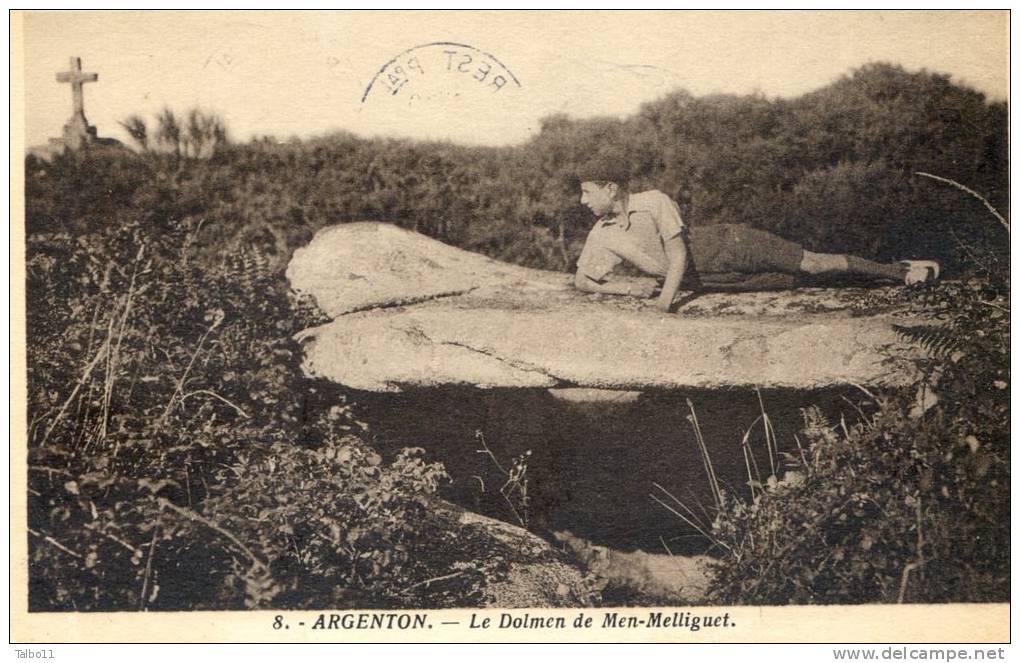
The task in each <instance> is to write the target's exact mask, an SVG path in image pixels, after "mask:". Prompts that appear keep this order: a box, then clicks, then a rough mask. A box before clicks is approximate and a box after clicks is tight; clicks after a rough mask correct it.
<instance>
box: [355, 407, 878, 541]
mask: <svg viewBox="0 0 1020 663" xmlns="http://www.w3.org/2000/svg"><path fill="white" fill-rule="evenodd" d="M761 398H762V401H763V402H764V405H765V410H766V412H768V415H769V417H770V419H771V421H772V424H773V426H774V428H775V431H776V435H777V439H778V444H779V450H780V451H786V452H795V451H796V449H797V446H796V442H795V440H794V434H795V433H798V432H799V431H800V429H801V426H802V422H803V416H802V414H801V409H802V408H806V407H809V406H812V405H815V406H818V407H820V408H821V410H822V411H823V412H824V413H825V414H826V415H827V416H828V417H829V418H830V421H833V422H838V421H839V418H840V416H841V415H842V416H845V418H846V421H847V425H851V424H852V423H853V422H854V421H856V420H857V419H858V418H859V416H860V414H859V413H858V411H857V410H856V409H855V408H854V406H853V405H851V402H852V403H853V404H855V405H859V406H861V407H865V406H864V405H863V403H861V401H862V400H863V395H862V394H861V393H860V392H858V391H856V390H855V389H853V388H847V387H840V388H832V389H826V390H813V391H809V392H808V391H795V390H762V391H761ZM687 399H690V401H691V403H692V404H693V406H694V410H695V412H696V414H697V419H698V423H699V425H700V428H701V433H702V436H703V437H704V440H705V443H706V446H707V448H708V452H709V454H710V456H711V460H712V464H713V467H714V470H715V473H716V475H717V477H718V481H719V483H720V484H721V485H722V486H723V487H724V489H726V490H729V491H730V492H739V493H740V494H741V495H742V496H746V494H747V490H748V489H747V486H746V483H747V480H748V479H747V470H746V467H745V463H744V457H743V454H742V453H741V450H740V443H741V440H742V438H743V436H744V433H745V432H746V431H747V430H748V429H749V428H751V427H752V425H754V429H753V431H752V433H751V436H750V444H751V445H752V448H753V450H754V454H755V458H756V460H757V465H758V468H759V470H760V471H761V476H762V478H763V479H764V478H766V477H767V476H768V473H769V470H768V468H769V458H768V453H767V451H766V447H765V441H764V435H763V432H762V427H761V423H760V422H759V423H757V424H755V420H756V419H757V418H758V417H759V416H760V414H761V409H760V407H759V401H758V394H757V393H756V392H755V391H754V390H751V389H732V390H685V391H682V392H678V391H669V392H644V393H641V394H640V395H639V396H638V397H637V398H636V399H632V401H631V402H619V401H611V402H606V401H599V402H566V401H564V400H562V399H560V398H556V397H554V396H553V395H552V394H551V393H550V392H549V391H547V390H544V389H534V390H532V389H498V390H480V389H470V388H441V389H422V390H417V391H410V392H406V393H402V394H367V393H364V394H358V395H356V396H355V400H356V401H358V402H359V403H360V405H361V406H362V415H363V416H364V417H365V418H366V419H367V421H368V423H369V424H370V425H371V426H372V430H373V432H374V434H375V435H376V438H377V439H376V446H377V448H379V449H380V450H381V451H382V452H383V453H385V454H386V455H387V456H388V457H392V455H393V454H395V453H396V452H397V451H398V450H399V449H400V448H402V447H409V446H416V447H423V448H424V449H425V450H426V452H427V456H428V458H429V459H430V460H438V461H441V462H443V463H444V464H445V466H446V468H447V471H448V472H449V474H450V476H451V482H450V483H449V484H448V485H446V486H445V487H444V488H443V491H442V493H443V496H444V497H445V498H447V499H449V500H450V501H452V502H455V503H457V504H460V505H462V506H464V507H465V508H468V509H471V510H474V511H477V512H479V513H482V514H484V515H488V516H492V517H495V518H500V519H503V520H506V521H508V522H514V523H516V522H517V517H516V516H515V515H514V513H513V511H512V510H511V509H510V508H509V507H508V505H507V502H506V500H505V499H504V498H503V497H502V496H501V495H500V492H499V491H500V488H501V487H502V485H503V484H504V483H505V482H506V476H505V475H504V474H502V473H501V472H500V470H499V469H498V468H497V467H496V465H495V463H494V462H493V460H492V459H491V458H490V457H489V456H488V455H487V454H484V453H479V452H478V451H479V450H480V449H481V448H482V445H481V444H480V443H479V441H478V438H477V433H476V431H481V432H482V434H483V435H484V436H485V441H486V443H487V444H488V446H489V448H490V449H491V450H492V452H493V454H494V455H495V456H496V458H497V460H498V461H499V463H500V464H501V465H502V466H503V468H504V469H509V467H510V465H511V462H512V460H513V458H514V457H515V456H518V455H520V454H523V453H525V452H526V451H528V450H530V451H531V452H532V453H531V455H530V456H529V457H528V459H527V462H528V470H527V476H528V494H529V498H530V504H529V508H528V514H527V515H528V524H529V528H530V529H532V530H534V531H536V532H538V533H540V534H542V533H548V532H551V531H561V530H568V531H570V532H572V533H573V534H574V535H576V536H579V537H583V538H585V539H590V540H591V541H592V542H593V543H595V544H598V545H606V546H610V547H612V548H614V549H620V550H634V549H642V550H646V551H653V552H665V551H664V549H663V541H665V542H666V543H667V545H668V546H669V548H670V550H671V551H672V552H674V553H688V554H690V553H697V552H703V551H704V550H705V547H706V542H705V540H704V539H703V538H702V537H700V536H697V534H696V532H695V531H694V530H693V529H692V528H691V527H689V526H687V525H685V524H684V523H683V522H682V521H681V520H680V519H679V518H678V517H677V516H675V515H673V514H671V513H670V512H669V511H668V510H666V509H665V508H664V507H662V506H661V505H659V504H657V503H656V502H655V501H653V500H652V499H651V498H650V497H649V494H650V493H655V494H657V495H658V496H659V497H662V498H664V499H665V501H667V502H670V500H669V499H668V498H666V497H665V495H664V494H663V493H661V492H660V491H658V490H657V489H656V488H655V487H654V484H655V483H658V484H660V485H661V486H662V487H663V488H665V489H666V490H668V491H669V492H671V493H672V494H673V495H675V496H676V497H678V498H680V499H681V500H683V501H684V503H685V504H687V505H688V506H690V507H691V508H692V509H694V510H695V511H696V512H698V513H700V514H701V515H702V519H703V520H705V521H708V522H710V521H711V518H710V517H708V516H707V515H706V513H704V512H703V511H702V508H704V509H705V511H710V508H709V507H710V506H711V504H712V497H711V492H710V491H709V488H708V482H707V479H706V474H705V468H704V463H703V462H702V457H701V453H700V451H699V448H698V444H697V442H696V437H695V434H694V429H693V426H692V424H691V422H690V420H689V419H688V417H689V415H690V409H689V408H688V405H687ZM844 399H846V400H844ZM848 401H849V402H848ZM775 462H776V463H778V462H779V459H778V458H777V459H775ZM660 537H661V540H660Z"/></svg>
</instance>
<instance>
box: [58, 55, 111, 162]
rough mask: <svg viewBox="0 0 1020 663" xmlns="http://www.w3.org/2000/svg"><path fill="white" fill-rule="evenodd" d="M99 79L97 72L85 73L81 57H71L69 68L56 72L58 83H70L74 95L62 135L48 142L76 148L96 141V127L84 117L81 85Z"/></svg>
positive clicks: (83, 99)
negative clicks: (68, 69) (69, 117)
mask: <svg viewBox="0 0 1020 663" xmlns="http://www.w3.org/2000/svg"><path fill="white" fill-rule="evenodd" d="M98 80H99V74H93V73H86V72H82V70H81V58H71V70H70V71H62V72H60V73H58V74H57V82H58V83H70V84H71V92H72V94H73V96H74V110H73V111H72V112H71V119H70V120H68V122H67V124H65V125H64V137H63V138H54V139H51V141H50V142H52V143H54V144H58V145H62V146H63V147H64V148H65V149H70V150H77V149H80V148H82V147H83V146H85V145H88V144H91V143H93V142H95V141H96V128H95V127H93V126H90V125H89V123H88V120H86V119H85V95H83V94H82V85H84V84H85V83H94V82H95V81H98Z"/></svg>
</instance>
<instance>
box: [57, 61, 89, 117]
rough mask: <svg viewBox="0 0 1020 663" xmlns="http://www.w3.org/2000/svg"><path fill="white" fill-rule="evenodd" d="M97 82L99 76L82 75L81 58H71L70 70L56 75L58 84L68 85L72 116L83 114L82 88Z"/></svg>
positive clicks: (83, 97)
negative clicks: (71, 102) (69, 86)
mask: <svg viewBox="0 0 1020 663" xmlns="http://www.w3.org/2000/svg"><path fill="white" fill-rule="evenodd" d="M98 80H99V74H92V73H83V72H82V70H81V58H71V70H70V71H62V72H60V73H58V74H57V82H58V83H70V84H71V91H72V93H73V95H74V114H75V115H79V114H80V115H84V114H85V96H84V95H83V94H82V86H83V85H84V84H85V83H94V82H96V81H98Z"/></svg>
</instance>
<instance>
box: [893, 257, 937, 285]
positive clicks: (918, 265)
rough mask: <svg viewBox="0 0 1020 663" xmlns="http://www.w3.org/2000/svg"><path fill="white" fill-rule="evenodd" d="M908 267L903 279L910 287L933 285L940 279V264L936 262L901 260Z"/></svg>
mask: <svg viewBox="0 0 1020 663" xmlns="http://www.w3.org/2000/svg"><path fill="white" fill-rule="evenodd" d="M900 262H901V263H902V264H904V265H906V266H907V273H906V275H905V276H904V277H903V281H904V283H906V284H907V285H908V286H914V285H925V284H928V283H933V282H934V281H935V280H936V279H938V277H939V264H938V263H937V262H935V261H934V260H901V261H900Z"/></svg>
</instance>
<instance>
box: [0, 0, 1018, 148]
mask: <svg viewBox="0 0 1020 663" xmlns="http://www.w3.org/2000/svg"><path fill="white" fill-rule="evenodd" d="M23 18H24V20H23V22H22V26H23V53H24V84H25V88H24V90H25V92H24V99H23V101H24V114H25V115H24V117H25V132H26V135H25V138H26V141H25V144H26V145H29V146H31V145H38V144H41V143H45V142H46V140H47V138H48V137H52V136H59V135H60V132H61V127H62V125H63V124H64V123H65V122H66V121H67V120H68V118H69V117H70V114H71V90H70V86H69V85H67V84H60V83H57V81H56V74H57V72H60V71H65V70H67V68H68V61H69V58H70V57H72V56H77V57H80V58H81V59H82V64H83V69H84V70H85V71H87V72H96V73H98V74H99V80H98V82H95V83H88V84H86V85H85V114H86V116H87V118H88V120H89V122H90V123H91V124H93V125H96V126H97V127H98V129H99V135H100V136H112V137H115V138H120V139H125V136H126V134H125V133H124V132H123V130H122V129H121V128H120V127H119V125H118V121H121V120H123V119H125V118H126V117H127V116H129V115H132V114H138V115H140V116H142V117H145V118H151V117H153V116H154V115H155V113H156V112H158V111H159V110H160V109H161V108H163V107H170V108H172V109H174V110H176V111H179V112H186V111H187V110H189V109H191V108H202V109H205V110H209V111H214V112H216V113H218V114H219V115H221V116H222V117H223V118H224V119H225V120H226V123H227V125H228V127H229V128H230V132H231V135H232V137H234V138H235V139H239V140H247V139H248V138H250V137H252V136H261V135H269V136H273V137H275V138H277V139H279V140H287V139H289V138H291V137H294V136H296V137H299V138H308V137H312V136H317V135H323V134H328V133H330V132H333V131H338V130H343V131H349V132H353V133H355V134H358V135H363V136H379V135H381V136H400V137H411V138H419V139H442V140H452V141H455V142H460V143H468V144H483V145H506V144H515V143H520V142H524V141H526V140H527V139H528V138H529V137H531V136H532V135H534V134H535V133H536V132H537V131H538V130H539V128H540V121H541V119H542V118H543V117H547V116H549V115H551V114H554V113H565V114H567V115H569V116H572V117H576V118H583V117H592V116H605V115H609V116H618V117H623V116H626V115H629V114H632V113H635V112H636V111H637V110H638V109H639V108H640V106H641V104H643V103H646V102H649V101H653V100H655V99H657V98H660V97H662V96H664V95H665V94H667V93H669V92H671V91H673V90H676V89H678V88H681V89H686V90H687V91H688V92H690V93H692V94H695V95H704V94H711V93H734V94H748V93H759V94H763V95H765V96H767V97H770V98H772V97H792V96H797V95H800V94H803V93H805V92H809V91H811V90H814V89H817V88H819V87H822V86H825V85H827V84H829V83H831V82H833V81H834V80H837V79H838V78H839V77H840V76H842V75H845V74H847V73H849V72H850V71H851V70H852V69H853V68H855V67H859V66H861V65H863V64H866V63H868V62H876V61H882V62H892V63H897V64H901V65H902V66H904V67H906V68H907V69H908V70H911V71H916V70H920V69H922V68H924V69H927V70H929V71H937V72H940V73H947V74H950V75H951V76H952V77H953V80H954V81H955V82H957V83H962V84H966V85H969V86H972V87H974V88H976V89H978V90H980V91H982V92H984V93H985V94H986V95H988V97H989V98H990V99H992V100H1004V99H1008V95H1009V15H1008V12H1007V11H1005V10H999V11H972V12H968V11H941V12H939V11H898V12H883V11H859V12H837V11H830V12H815V11H803V12H802V11H773V12H749V11H727V12H712V11H701V12H686V11H685V12H666V13H656V12H579V11H559V12H434V11H410V10H394V11H388V12H366V11H359V12H284V13H273V12H194V11H192V12H130V11H114V12H29V13H27V14H25V15H24V16H23ZM16 28H17V18H16V19H15V29H16ZM366 90H367V94H366Z"/></svg>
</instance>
